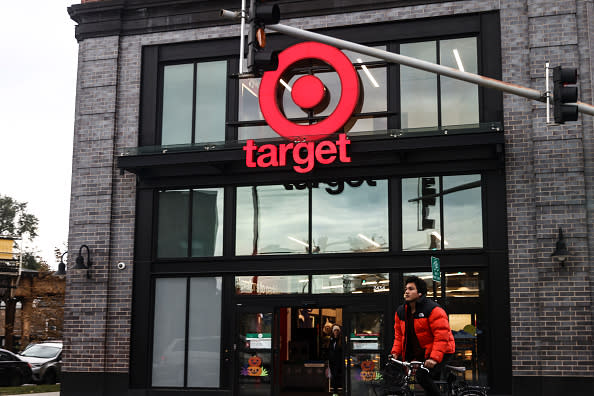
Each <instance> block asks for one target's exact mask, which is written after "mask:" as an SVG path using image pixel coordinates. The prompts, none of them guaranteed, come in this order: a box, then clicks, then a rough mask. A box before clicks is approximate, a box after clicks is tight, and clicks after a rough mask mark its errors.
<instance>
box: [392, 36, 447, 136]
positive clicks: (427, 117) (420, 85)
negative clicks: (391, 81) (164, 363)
mask: <svg viewBox="0 0 594 396" xmlns="http://www.w3.org/2000/svg"><path fill="white" fill-rule="evenodd" d="M435 46H436V42H435V41H426V42H420V43H410V44H401V45H400V53H401V54H402V55H406V56H410V57H412V58H416V59H421V60H424V61H427V62H431V63H436V59H435V58H436V50H435ZM400 97H401V99H400V101H401V105H400V106H401V112H402V115H401V117H402V118H401V125H402V128H421V127H429V126H437V121H438V119H437V75H436V74H434V73H429V72H426V71H422V70H419V69H413V68H412V67H406V66H402V67H401V68H400Z"/></svg>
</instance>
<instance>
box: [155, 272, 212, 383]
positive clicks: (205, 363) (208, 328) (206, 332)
mask: <svg viewBox="0 0 594 396" xmlns="http://www.w3.org/2000/svg"><path fill="white" fill-rule="evenodd" d="M189 285H190V288H189V290H188V278H160V279H157V280H156V282H155V320H154V324H153V329H154V336H153V365H152V386H156V387H161V386H170V387H184V386H188V387H209V388H212V387H219V385H220V381H219V373H220V345H221V303H222V300H221V296H222V278H220V277H216V278H190V282H189ZM187 293H190V299H189V303H190V305H189V307H188V308H189V309H187V310H186V295H187ZM205 317H208V320H207V321H205V320H204V318H205ZM187 321H189V322H188V332H189V333H188V334H189V337H187V335H186V322H187ZM172 324H175V325H174V326H172ZM186 343H187V345H188V351H187V359H188V360H187V368H188V370H187V372H188V376H187V378H184V373H185V366H186ZM184 382H186V384H187V385H184Z"/></svg>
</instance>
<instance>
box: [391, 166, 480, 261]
mask: <svg viewBox="0 0 594 396" xmlns="http://www.w3.org/2000/svg"><path fill="white" fill-rule="evenodd" d="M442 207H443V211H442V210H441V208H442ZM482 224H483V222H482V194H481V176H480V175H460V176H442V177H437V176H423V177H416V178H407V179H402V249H403V250H441V249H461V248H481V247H483V236H482V235H483V225H482ZM442 235H443V237H442Z"/></svg>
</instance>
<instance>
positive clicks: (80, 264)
mask: <svg viewBox="0 0 594 396" xmlns="http://www.w3.org/2000/svg"><path fill="white" fill-rule="evenodd" d="M83 248H85V249H87V264H86V265H85V259H84V257H83V256H82V249H83ZM92 265H93V263H92V262H91V250H90V249H89V247H88V246H87V245H82V246H81V247H80V249H78V256H77V257H76V265H75V266H74V269H86V270H87V278H89V279H91V273H90V272H89V270H90V269H91V266H92Z"/></svg>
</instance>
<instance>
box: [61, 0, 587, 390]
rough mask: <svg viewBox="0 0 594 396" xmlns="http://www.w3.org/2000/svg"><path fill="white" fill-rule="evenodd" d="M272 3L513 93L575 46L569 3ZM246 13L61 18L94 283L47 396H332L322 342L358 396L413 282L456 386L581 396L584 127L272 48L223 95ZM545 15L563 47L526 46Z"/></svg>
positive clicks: (81, 212)
mask: <svg viewBox="0 0 594 396" xmlns="http://www.w3.org/2000/svg"><path fill="white" fill-rule="evenodd" d="M277 3H278V4H279V6H280V10H281V16H282V19H281V23H283V24H286V25H290V26H295V27H300V28H304V29H307V30H312V31H317V32H320V33H323V34H327V35H329V36H333V37H337V38H341V39H345V40H349V41H353V42H357V43H360V44H364V45H367V46H370V47H375V48H379V49H383V50H386V51H391V52H395V53H400V54H403V55H407V56H411V57H414V58H418V59H423V60H426V61H429V62H432V63H437V64H441V65H445V66H449V67H452V68H456V69H459V70H464V71H468V72H472V73H477V74H480V75H483V76H487V77H492V78H495V79H500V80H505V81H507V82H515V83H517V84H521V85H525V86H531V84H533V83H535V81H537V80H538V83H540V80H541V79H540V77H537V76H536V71H535V70H536V66H534V65H535V64H537V63H538V61H539V59H541V57H543V56H545V55H546V56H547V57H548V58H549V59H550V60H551V62H554V61H555V60H557V63H559V62H565V61H567V60H568V59H569V60H571V59H574V58H572V56H573V57H575V56H577V55H575V54H576V53H577V52H579V53H582V54H585V53H588V54H589V53H590V52H588V51H591V50H592V49H591V48H589V47H587V46H588V45H590V44H588V43H589V41H588V40H585V38H584V37H583V36H584V34H585V33H579V34H578V31H580V29H579V28H580V26H584V24H585V25H587V23H585V21H586V20H587V18H588V16H587V15H591V14H587V13H586V14H584V13H585V12H586V11H588V10H589V12H591V11H592V9H591V8H592V7H590V6H591V3H589V4H588V5H586V4H585V2H579V1H576V4H577V5H576V7H574V8H571V7H568V8H567V9H564V10H557V9H556V8H554V7H553V8H551V7H545V5H546V3H548V2H547V1H545V0H542V1H530V2H528V3H529V4H528V5H527V4H525V3H526V2H525V1H519V0H518V1H499V0H497V1H495V0H493V1H491V0H481V1H478V0H477V1H464V0H461V1H449V2H446V1H439V0H434V1H427V0H425V1H422V0H403V1H380V2H378V1H367V0H357V1H354V0H353V1H350V0H345V1H341V2H316V1H310V0H303V1H290V0H285V1H278V2H277ZM537 3H538V4H537ZM541 3H542V4H541ZM582 3H584V4H582ZM239 6H240V2H239V1H227V0H225V1H191V2H190V1H185V0H170V1H167V2H163V1H157V0H133V1H123V0H99V1H90V0H89V1H83V4H77V5H73V6H71V7H70V8H69V9H68V12H69V13H70V15H71V17H72V19H73V20H74V21H76V22H77V23H78V25H77V27H76V38H77V40H78V41H79V45H80V52H79V67H78V84H77V105H76V123H75V136H74V158H73V179H72V201H71V214H70V218H71V221H70V235H69V246H70V248H71V249H72V250H74V249H77V248H78V247H79V246H81V245H87V246H88V247H89V250H90V251H89V255H88V256H85V258H86V259H87V262H89V261H90V262H92V265H91V266H89V268H88V269H74V268H72V269H71V268H69V269H68V273H67V296H66V306H65V331H64V333H65V336H64V342H65V350H64V361H63V368H62V371H63V378H62V391H61V392H62V394H64V395H83V394H85V395H86V394H89V395H178V394H185V395H238V396H252V395H254V396H255V395H258V396H259V395H270V396H276V395H282V396H290V395H311V396H314V395H323V394H328V392H329V391H330V390H331V389H330V385H331V381H330V378H329V377H330V376H329V372H330V370H329V363H328V362H329V360H330V359H331V353H330V351H329V340H330V337H329V336H330V333H331V329H332V327H334V326H336V325H338V326H339V327H340V329H341V334H342V335H341V341H342V356H341V362H343V364H342V363H341V370H340V371H339V372H337V373H335V380H336V384H335V385H336V388H337V389H335V390H334V391H335V392H336V393H339V394H341V395H345V396H347V395H353V396H354V395H368V394H374V393H373V392H374V391H377V389H376V387H375V384H376V383H377V381H378V380H379V378H380V375H381V374H380V372H379V370H380V368H381V366H382V365H383V364H384V363H385V358H386V356H387V354H388V353H389V350H390V348H391V345H392V342H393V317H394V312H395V309H396V307H397V306H398V305H399V304H401V303H402V290H403V287H404V284H403V283H404V279H406V277H408V276H410V275H413V274H414V275H417V276H420V277H422V278H424V279H425V280H426V281H427V283H428V285H429V290H428V293H427V294H428V297H430V298H433V299H436V300H437V301H438V302H439V303H440V304H441V305H442V306H443V307H444V308H445V309H446V311H447V313H448V315H449V319H450V325H451V327H452V330H453V334H454V337H455V341H456V353H455V357H454V361H455V362H456V363H458V364H459V365H464V366H465V367H466V368H467V371H466V373H465V376H466V379H467V380H469V381H473V382H476V383H480V384H483V385H488V386H489V387H490V389H491V391H490V394H493V395H512V394H514V395H516V394H517V395H553V394H556V393H555V392H556V391H557V390H559V389H564V392H565V393H566V394H576V395H582V394H584V395H585V394H589V393H588V392H589V389H591V387H592V384H593V378H594V372H593V371H592V366H591V357H592V345H591V344H592V320H591V319H592V317H591V309H590V307H591V305H592V304H591V294H590V289H591V280H590V279H591V277H590V276H589V274H590V272H589V271H591V270H590V269H589V267H588V262H589V261H590V255H589V253H588V252H589V250H588V246H590V244H591V240H592V238H591V236H590V235H591V234H590V232H589V231H588V227H587V218H588V214H589V212H588V206H587V204H586V203H587V202H588V197H589V196H590V195H589V194H590V193H591V191H589V190H588V188H587V187H586V185H587V183H586V182H585V181H586V180H589V179H588V177H590V176H591V171H590V170H589V169H594V168H591V167H589V166H590V165H589V164H590V161H591V160H590V159H587V155H585V154H584V152H587V148H588V147H590V146H589V144H590V142H591V140H590V139H591V137H590V136H589V134H591V133H592V132H591V131H592V120H591V119H588V118H585V117H584V118H583V121H581V122H580V123H579V124H578V125H577V126H576V125H567V126H556V127H546V126H545V125H544V121H543V115H544V108H543V107H542V106H539V105H536V104H534V103H531V102H530V101H528V100H526V99H523V98H518V97H512V96H507V95H506V96H505V97H504V95H502V94H501V93H500V92H498V91H494V90H488V89H483V88H479V87H477V86H476V85H473V84H469V83H464V82H460V81H457V80H453V79H451V78H448V77H443V76H438V75H435V74H431V73H428V72H423V71H419V70H415V69H411V68H408V67H403V66H399V65H397V64H391V63H387V62H385V61H384V60H382V59H378V58H374V57H371V56H368V55H363V54H359V53H355V52H351V51H346V50H345V51H339V50H338V49H336V48H333V47H329V46H326V45H325V44H320V43H312V42H300V41H299V40H297V39H294V38H290V37H287V36H283V35H280V34H269V35H268V37H267V38H268V44H267V48H268V47H269V48H271V49H273V50H277V51H280V54H279V67H278V69H277V70H276V71H272V72H267V73H265V74H264V76H263V77H262V78H253V77H252V78H248V77H246V76H243V75H238V70H239V56H238V52H239V25H238V24H236V23H234V22H230V21H228V20H225V19H222V18H220V17H219V12H220V9H221V8H227V9H237V8H238V7H239ZM584 7H589V8H587V9H586V8H584ZM536 9H538V10H541V11H539V12H536V11H535V10H536ZM543 9H548V10H549V11H542V10H543ZM539 18H541V19H539ZM559 18H562V19H563V18H565V19H567V20H568V21H570V22H571V21H573V22H572V23H573V25H571V24H570V23H569V22H567V23H568V25H567V27H566V26H565V25H563V24H562V26H564V27H563V29H567V32H565V33H566V34H565V33H564V34H565V36H563V37H566V36H571V33H572V32H573V34H574V36H575V43H574V41H571V42H570V43H566V42H564V41H561V42H557V41H555V40H554V39H553V38H552V37H551V36H550V35H548V33H546V32H539V31H536V32H535V31H534V29H533V28H531V27H530V26H540V25H539V24H541V23H543V22H546V23H553V22H554V21H557V19H559ZM584 18H585V19H584ZM590 18H591V16H590ZM565 19H563V20H564V21H565ZM531 24H532V25H531ZM556 26H558V25H556ZM572 26H573V28H572ZM576 26H577V28H575V27H576ZM574 28H575V29H574ZM530 29H532V30H530ZM572 29H573V30H572ZM522 32H526V35H528V32H530V36H529V38H530V40H526V37H527V36H526V35H523V34H522ZM574 36H571V37H574ZM551 40H552V41H551ZM572 40H573V39H572ZM551 43H552V44H551ZM576 43H577V44H576ZM576 48H577V49H576ZM578 50H579V51H578ZM539 51H540V52H539ZM576 51H577V52H576ZM588 59H589V58H588ZM567 65H568V66H571V65H572V64H571V63H569V64H567ZM575 65H577V63H576V64H575ZM590 65H591V63H590ZM584 67H585V66H584ZM588 67H589V66H588ZM589 70H590V69H588V68H587V67H586V68H585V69H583V70H582V69H580V72H579V73H580V82H581V83H582V84H583V87H585V88H582V90H581V92H582V96H581V98H580V99H581V100H582V101H585V102H591V94H592V89H591V88H592V84H591V80H590V75H589ZM528 71H529V72H528ZM588 84H590V85H588ZM588 87H589V88H588ZM534 88H536V86H534ZM588 95H590V96H589V97H588ZM588 125H589V127H588ZM588 128H590V129H589V131H590V132H585V131H588ZM568 136H569V137H568ZM576 145H577V146H576ZM578 146H579V147H578ZM575 147H578V148H579V149H576V150H574V148H575ZM559 150H561V152H563V153H564V154H565V155H564V156H563V158H562V159H560V158H559V156H558V155H557V153H558V152H560V151H559ZM580 150H581V153H582V154H579V153H580ZM545 175H549V176H545ZM551 175H552V176H551ZM576 186H577V187H576ZM559 227H562V228H563V230H564V232H565V236H566V239H567V240H568V241H569V243H568V246H569V250H570V252H571V253H572V256H571V257H570V258H569V259H568V261H567V262H566V263H564V265H563V266H560V265H559V263H557V262H555V261H554V260H553V259H551V258H550V253H551V252H552V251H553V249H554V247H555V241H556V239H557V230H558V228H559ZM435 258H437V259H438V260H435ZM432 261H433V262H436V261H438V262H439V267H438V268H437V269H436V268H434V269H433V271H432V266H431V263H432ZM72 267H73V266H72ZM550 290H555V293H552V294H551V293H548V292H549V291H550ZM564 292H571V293H572V294H571V296H570V298H568V299H564V296H565V294H564ZM565 300H567V301H569V302H570V303H567V304H565V303H564V301H565ZM561 313H563V315H562V317H561V318H559V315H561ZM567 331H570V332H572V333H569V334H568V333H567ZM573 332H575V334H574V333H573ZM588 337H589V338H588ZM559 340H562V341H559ZM560 345H563V347H562V348H561V349H560V348H559V346H560ZM588 361H590V364H588V363H587V362H588ZM551 392H552V393H551ZM572 392H573V393H572Z"/></svg>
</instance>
